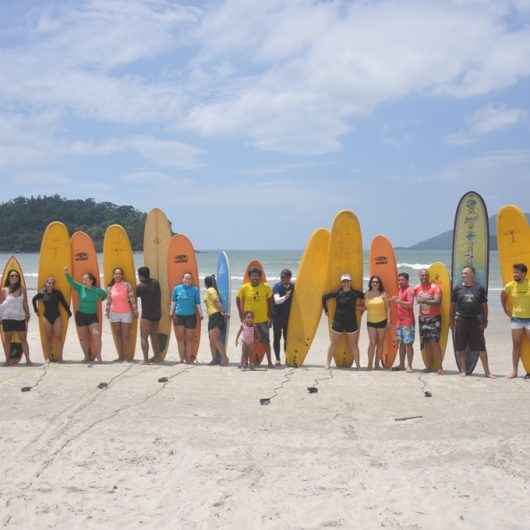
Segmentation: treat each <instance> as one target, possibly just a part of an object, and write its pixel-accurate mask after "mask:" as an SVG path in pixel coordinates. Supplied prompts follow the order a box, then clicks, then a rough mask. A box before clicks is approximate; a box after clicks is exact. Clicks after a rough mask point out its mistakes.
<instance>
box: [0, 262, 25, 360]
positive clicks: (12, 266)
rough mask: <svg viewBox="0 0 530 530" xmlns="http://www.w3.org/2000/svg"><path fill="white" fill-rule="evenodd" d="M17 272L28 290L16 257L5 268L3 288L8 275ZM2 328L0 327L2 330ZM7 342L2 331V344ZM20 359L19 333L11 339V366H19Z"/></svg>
mask: <svg viewBox="0 0 530 530" xmlns="http://www.w3.org/2000/svg"><path fill="white" fill-rule="evenodd" d="M12 270H14V271H17V272H18V274H19V275H20V284H21V285H22V287H23V288H24V289H25V288H26V280H25V279H24V273H23V272H22V267H21V265H20V263H19V261H18V260H17V258H15V256H11V257H10V258H9V259H8V260H7V263H6V264H5V267H4V272H3V273H2V287H4V285H5V284H6V282H7V280H8V274H9V272H10V271H12ZM28 303H30V304H31V300H28ZM1 328H2V326H0V330H1ZM4 340H5V337H4V332H3V331H2V342H3V341H4ZM20 359H22V344H21V342H20V338H19V337H18V334H17V333H14V334H13V335H12V337H11V344H10V345H9V362H10V363H11V364H17V363H19V362H20Z"/></svg>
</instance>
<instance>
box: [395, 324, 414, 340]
mask: <svg viewBox="0 0 530 530" xmlns="http://www.w3.org/2000/svg"><path fill="white" fill-rule="evenodd" d="M415 335H416V329H415V328H414V326H398V327H397V328H396V341H397V342H400V343H401V344H414V339H415Z"/></svg>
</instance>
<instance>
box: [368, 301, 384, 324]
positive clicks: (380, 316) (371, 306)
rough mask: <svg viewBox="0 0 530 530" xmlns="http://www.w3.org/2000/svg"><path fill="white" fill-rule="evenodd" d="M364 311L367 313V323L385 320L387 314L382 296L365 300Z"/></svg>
mask: <svg viewBox="0 0 530 530" xmlns="http://www.w3.org/2000/svg"><path fill="white" fill-rule="evenodd" d="M365 305H366V311H367V313H368V322H372V323H373V324H375V323H377V322H382V321H383V320H386V318H387V313H386V308H385V300H384V299H383V297H382V296H374V297H373V298H366V300H365Z"/></svg>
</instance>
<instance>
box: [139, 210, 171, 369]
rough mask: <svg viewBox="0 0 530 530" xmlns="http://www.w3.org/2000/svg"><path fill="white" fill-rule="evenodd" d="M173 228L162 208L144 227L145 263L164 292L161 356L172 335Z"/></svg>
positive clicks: (151, 213)
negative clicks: (169, 259)
mask: <svg viewBox="0 0 530 530" xmlns="http://www.w3.org/2000/svg"><path fill="white" fill-rule="evenodd" d="M170 239H171V229H170V227H169V221H168V219H167V217H166V215H165V214H164V212H163V211H162V210H159V209H158V208H154V209H153V210H151V211H150V212H149V213H148V214H147V219H146V220H145V228H144V263H145V266H146V267H149V270H150V272H151V278H154V279H156V280H158V282H159V283H160V291H161V294H162V300H161V303H162V318H161V319H160V322H159V325H158V340H159V343H160V349H161V352H160V358H161V359H164V358H165V357H166V355H167V349H168V346H169V337H170V335H171V320H170V318H169V303H170V300H169V287H168V281H167V251H168V248H169V240H170Z"/></svg>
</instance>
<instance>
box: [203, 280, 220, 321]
mask: <svg viewBox="0 0 530 530" xmlns="http://www.w3.org/2000/svg"><path fill="white" fill-rule="evenodd" d="M216 302H219V295H218V294H217V291H216V290H215V289H214V288H213V287H208V289H206V296H205V297H204V304H205V305H206V311H207V313H208V316H211V315H213V314H215V313H219V309H217V305H216Z"/></svg>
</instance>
